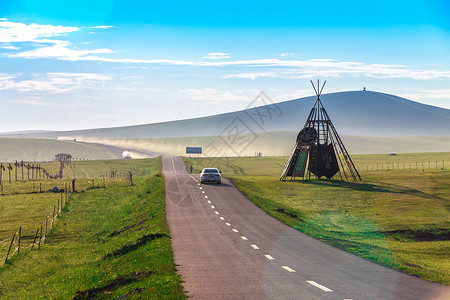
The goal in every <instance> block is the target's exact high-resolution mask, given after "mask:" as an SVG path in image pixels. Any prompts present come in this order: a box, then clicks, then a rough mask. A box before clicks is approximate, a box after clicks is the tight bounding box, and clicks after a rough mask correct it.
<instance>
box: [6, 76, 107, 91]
mask: <svg viewBox="0 0 450 300" xmlns="http://www.w3.org/2000/svg"><path fill="white" fill-rule="evenodd" d="M109 79H110V77H109V76H107V75H104V74H90V73H47V74H45V75H44V76H41V77H39V78H36V79H32V80H21V79H20V78H18V77H15V76H4V77H0V90H17V91H19V92H34V93H50V94H61V93H68V92H72V91H75V90H87V89H96V88H97V85H98V84H100V83H103V82H105V81H106V80H109Z"/></svg>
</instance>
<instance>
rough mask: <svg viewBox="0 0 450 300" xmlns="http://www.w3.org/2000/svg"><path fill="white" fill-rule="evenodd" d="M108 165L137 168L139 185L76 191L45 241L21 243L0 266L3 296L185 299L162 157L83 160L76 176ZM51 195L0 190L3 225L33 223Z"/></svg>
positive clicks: (49, 202)
mask: <svg viewBox="0 0 450 300" xmlns="http://www.w3.org/2000/svg"><path fill="white" fill-rule="evenodd" d="M104 163H105V164H106V166H108V167H111V168H115V169H118V170H122V169H124V170H130V169H131V170H134V171H135V174H139V176H137V175H136V176H135V179H134V186H130V184H121V183H120V182H116V183H115V182H110V183H109V184H107V185H106V188H95V189H92V188H91V189H87V190H86V191H85V192H83V193H73V194H71V196H70V198H69V199H68V202H67V204H66V206H65V207H64V209H63V211H62V214H60V215H59V216H58V218H57V219H56V222H55V225H54V227H53V228H52V230H51V232H50V233H49V235H48V237H47V242H46V244H44V245H41V248H40V250H33V251H31V250H30V249H24V250H23V251H21V253H20V255H17V254H16V255H14V256H13V257H12V259H10V260H8V262H7V263H6V264H4V265H3V266H0V277H1V278H2V280H1V281H0V298H4V299H49V298H50V299H68V298H74V299H94V298H95V299H97V298H101V299H116V298H118V297H125V295H126V296H127V297H128V298H127V299H184V298H185V295H184V292H183V290H182V285H181V281H180V278H179V276H178V275H177V274H176V272H175V266H174V263H173V255H172V251H171V245H170V237H169V228H168V226H167V223H166V219H165V199H164V179H163V177H162V175H161V174H160V173H159V172H160V163H161V160H160V159H146V160H120V161H115V162H114V161H110V162H91V163H88V162H82V164H81V167H82V168H83V172H77V174H79V177H78V179H77V180H80V181H83V180H86V181H89V180H91V178H89V177H90V176H91V175H95V174H98V173H99V172H101V171H102V170H101V169H102V168H103V167H105V164H104ZM121 163H124V164H125V165H121ZM78 167H80V165H78ZM99 168H100V169H99ZM69 170H70V169H69ZM75 170H77V167H75ZM139 170H140V171H139ZM83 177H84V178H83ZM100 187H101V184H100ZM56 195H57V194H56ZM54 196H55V194H53V193H42V194H38V193H34V194H16V195H8V196H5V195H4V196H0V200H1V201H2V202H1V203H2V204H1V205H2V206H3V208H5V207H8V212H6V210H5V209H2V210H0V215H1V216H2V220H4V218H5V219H8V220H9V222H8V223H3V222H2V225H1V226H2V229H4V228H6V229H8V228H10V229H11V231H15V230H16V227H17V222H19V223H21V224H22V225H23V227H27V226H28V223H30V224H31V226H32V227H33V226H35V223H39V220H42V218H43V217H44V218H45V215H46V213H47V211H48V210H47V209H48V208H49V207H53V201H54V199H53V197H54ZM10 197H16V198H15V199H12V198H10ZM27 197H29V198H27ZM47 197H48V198H49V199H47ZM44 207H46V208H45V209H44ZM14 210H16V211H15V212H14ZM0 240H1V238H0ZM1 253H2V257H3V251H2V252H1Z"/></svg>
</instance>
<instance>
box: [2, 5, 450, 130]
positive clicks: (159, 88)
mask: <svg viewBox="0 0 450 300" xmlns="http://www.w3.org/2000/svg"><path fill="white" fill-rule="evenodd" d="M449 16H450V1H447V0H418V1H414V0H409V1H402V0H399V1H387V0H376V1H372V0H367V1H351V0H348V1H346V0H342V1H336V0H333V1H328V0H323V1H318V2H315V1H303V0H297V1H263V0H260V1H242V0H241V1H233V0H231V1H226V2H219V1H215V2H212V1H195V0H193V1H149V0H147V1H133V0H127V1H122V0H117V1H114V0H96V1H92V0H90V1H87V0H65V1H60V0H58V1H56V0H38V1H34V0H1V1H0V111H1V118H0V132H10V131H26V130H71V129H87V128H99V127H115V126H126V125H136V124H148V123H155V122H163V121H171V120H180V119H186V118H193V117H201V116H207V115H213V114H218V113H224V112H231V111H236V110H241V109H245V108H246V107H247V106H248V105H249V104H250V103H252V102H253V100H254V99H255V97H257V96H258V95H259V94H260V92H265V94H266V95H267V96H268V97H269V98H270V101H273V102H280V101H286V100H291V99H296V98H301V97H305V96H311V95H314V90H313V89H312V87H311V84H310V80H314V81H315V80H317V79H320V80H322V81H323V80H327V84H326V86H325V89H324V93H332V92H341V91H349V90H361V89H363V88H364V87H366V88H367V90H371V91H377V92H383V93H389V94H394V95H397V96H401V97H405V98H407V99H410V100H414V101H418V102H421V103H424V104H429V105H434V106H439V107H444V108H448V109H450V18H449ZM299 122H303V121H302V120H299Z"/></svg>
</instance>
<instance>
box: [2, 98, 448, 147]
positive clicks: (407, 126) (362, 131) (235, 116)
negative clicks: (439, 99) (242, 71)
mask: <svg viewBox="0 0 450 300" xmlns="http://www.w3.org/2000/svg"><path fill="white" fill-rule="evenodd" d="M315 100H316V97H315V96H313V97H306V98H300V99H296V100H290V101H286V102H281V103H276V104H270V105H266V106H260V107H253V108H250V109H246V110H242V111H237V112H231V113H225V114H219V115H214V116H208V117H202V118H194V119H187V120H180V121H171V122H162V123H154V124H146V125H136V126H125V127H115V128H99V129H90V130H79V131H65V132H38V133H26V132H22V134H21V137H35V138H56V137H67V138H107V139H124V138H172V137H195V136H219V135H222V136H223V135H227V134H232V133H233V131H234V132H235V133H243V134H245V133H250V134H251V133H252V132H254V133H258V132H275V131H299V130H300V129H301V128H302V127H303V126H304V123H305V121H306V118H307V116H308V114H309V112H310V110H311V107H312V106H313V104H314V101H315ZM321 100H322V102H323V105H324V107H325V109H326V110H327V112H328V114H329V115H330V117H331V120H332V121H333V123H334V125H335V127H336V128H337V130H338V132H339V133H340V134H347V135H359V136H377V137H406V136H438V135H445V136H447V135H449V132H450V110H449V109H445V108H439V107H435V106H430V105H425V104H421V103H418V102H415V101H411V100H407V99H404V98H401V97H397V96H393V95H389V94H383V93H378V92H370V91H350V92H340V93H331V94H324V95H322V96H321ZM1 135H2V136H5V137H18V134H17V133H13V134H1Z"/></svg>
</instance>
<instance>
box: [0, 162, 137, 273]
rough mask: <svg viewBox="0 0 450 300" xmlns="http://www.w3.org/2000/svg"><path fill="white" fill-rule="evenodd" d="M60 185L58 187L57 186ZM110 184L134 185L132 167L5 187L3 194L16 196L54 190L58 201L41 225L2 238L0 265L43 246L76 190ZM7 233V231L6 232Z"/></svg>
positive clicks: (19, 230)
mask: <svg viewBox="0 0 450 300" xmlns="http://www.w3.org/2000/svg"><path fill="white" fill-rule="evenodd" d="M58 186H59V187H58ZM109 186H133V175H132V173H131V172H130V171H116V170H114V171H108V172H107V173H106V174H104V175H102V176H101V177H99V178H90V179H72V180H66V181H62V180H50V179H49V180H42V181H41V182H35V181H30V182H27V181H25V182H20V181H17V182H14V183H11V184H9V185H8V188H7V189H4V188H3V184H2V193H1V196H5V197H8V195H9V197H13V196H14V195H25V194H28V193H55V198H56V203H55V205H54V206H53V210H52V211H50V212H49V213H48V215H47V216H46V217H45V219H42V220H41V221H40V222H38V223H39V225H37V226H35V227H33V228H31V227H30V226H28V228H24V227H23V226H19V228H18V229H17V231H16V232H14V233H12V234H11V235H9V237H7V238H6V239H3V240H1V241H0V255H1V256H3V255H4V260H3V259H1V261H0V266H1V265H3V264H5V263H7V262H8V260H9V259H11V257H13V256H14V255H16V254H17V255H18V254H20V253H21V252H24V251H35V250H39V249H40V248H41V244H45V243H46V241H47V235H48V234H49V232H50V231H51V229H52V228H53V226H54V224H55V222H56V220H57V218H58V216H59V215H60V213H61V211H62V210H63V209H64V207H65V206H66V204H67V202H68V201H69V198H70V195H71V194H72V193H74V192H78V191H80V192H84V191H85V190H90V189H97V188H107V187H109ZM3 236H5V235H3Z"/></svg>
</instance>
